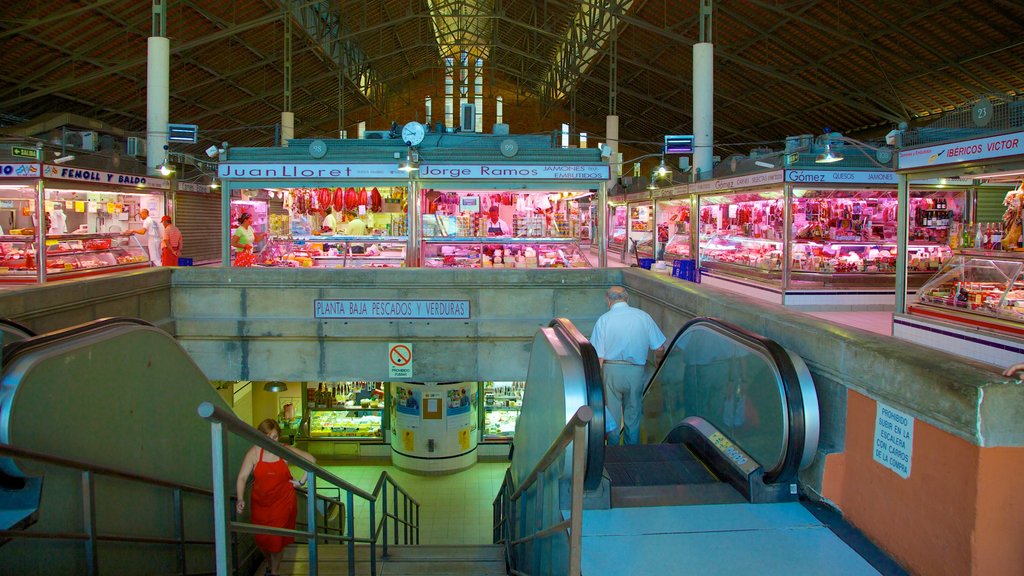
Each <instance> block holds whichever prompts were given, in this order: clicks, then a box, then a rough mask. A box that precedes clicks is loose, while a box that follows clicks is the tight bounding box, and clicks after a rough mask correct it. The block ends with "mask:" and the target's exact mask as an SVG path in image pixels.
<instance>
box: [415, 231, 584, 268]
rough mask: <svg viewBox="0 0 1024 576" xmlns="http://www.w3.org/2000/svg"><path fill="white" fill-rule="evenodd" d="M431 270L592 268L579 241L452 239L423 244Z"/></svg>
mask: <svg viewBox="0 0 1024 576" xmlns="http://www.w3.org/2000/svg"><path fill="white" fill-rule="evenodd" d="M423 266H424V267H427V268H590V267H591V264H590V260H588V259H587V257H586V256H585V255H584V254H583V251H582V250H581V249H580V245H579V240H577V239H575V238H510V237H492V238H476V237H449V238H427V239H424V240H423Z"/></svg>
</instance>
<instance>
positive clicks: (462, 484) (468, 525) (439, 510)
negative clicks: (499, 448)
mask: <svg viewBox="0 0 1024 576" xmlns="http://www.w3.org/2000/svg"><path fill="white" fill-rule="evenodd" d="M325 467H326V468H327V469H328V470H329V471H330V472H331V473H333V474H336V475H338V476H340V477H341V478H343V479H345V480H348V481H349V482H352V483H353V484H355V485H356V486H359V487H360V488H363V489H364V490H366V491H368V492H369V491H372V490H373V488H374V485H375V484H376V483H377V478H378V477H379V476H380V473H381V471H382V470H387V472H388V474H390V475H391V476H392V477H393V478H395V479H396V481H397V483H398V485H399V486H401V487H402V489H404V490H405V491H406V492H408V493H409V495H410V496H412V497H413V498H415V499H416V500H417V501H418V502H419V503H420V543H421V544H491V533H492V531H491V524H492V511H491V503H492V502H493V501H494V498H495V497H496V496H497V494H498V488H499V487H500V486H501V482H502V480H503V479H504V477H505V470H506V469H507V468H508V463H507V462H504V463H478V464H476V465H475V466H473V467H472V468H470V469H469V470H465V471H463V472H459V473H457V474H448V475H445V476H419V475H416V474H411V473H409V472H404V471H402V470H399V469H398V468H396V467H394V466H386V465H366V464H351V465H349V464H345V465H327V466H325ZM388 496H389V498H390V496H391V495H390V493H389V494H388ZM388 507H389V508H390V507H391V505H390V503H389V505H388ZM398 510H399V514H400V515H401V511H402V507H401V500H399V509H398ZM353 511H354V513H355V527H356V536H357V537H369V505H368V504H367V503H366V502H365V501H362V500H361V499H359V498H356V499H355V506H354V507H353ZM390 530H391V529H390V527H389V531H390ZM399 537H400V538H401V537H402V534H401V532H400V533H399ZM392 541H393V540H392ZM400 543H401V541H400Z"/></svg>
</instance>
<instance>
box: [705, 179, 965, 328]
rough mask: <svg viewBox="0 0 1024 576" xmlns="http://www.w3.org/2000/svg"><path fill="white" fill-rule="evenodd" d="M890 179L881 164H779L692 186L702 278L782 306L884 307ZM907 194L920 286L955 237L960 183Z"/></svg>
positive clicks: (890, 286) (892, 242)
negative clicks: (817, 166) (853, 166)
mask: <svg viewBox="0 0 1024 576" xmlns="http://www.w3.org/2000/svg"><path fill="white" fill-rule="evenodd" d="M895 184H896V176H895V174H894V173H892V172H887V171H885V172H879V171H867V170H842V169H833V170H797V169H786V170H776V171H771V172H765V173H761V174H751V175H747V176H741V177H736V178H730V179H723V180H716V181H710V182H701V183H698V184H695V185H692V186H691V187H690V189H691V190H693V191H694V192H695V193H697V194H699V206H700V207H699V214H698V220H699V223H700V224H699V225H700V258H701V267H702V272H703V281H704V282H706V283H708V284H711V285H716V286H721V287H725V288H729V289H731V290H736V291H739V292H743V293H746V294H749V295H751V296H755V297H758V298H762V299H765V300H769V301H773V302H777V303H781V304H784V305H787V306H798V307H803V308H809V309H828V308H835V307H837V306H842V307H857V308H861V309H886V308H891V307H892V306H893V304H894V302H895V293H896V258H897V254H898V252H899V247H898V243H897V201H896V187H895ZM912 195H913V201H912V202H911V211H912V216H911V226H910V230H911V238H912V240H911V242H910V244H909V247H908V248H907V254H908V259H909V262H910V263H911V272H910V275H909V278H910V280H909V282H910V285H911V286H912V287H919V286H921V285H922V284H923V283H924V282H925V281H926V280H927V279H928V278H929V277H930V276H931V275H932V274H934V273H935V271H937V270H938V269H939V268H940V266H941V265H942V264H943V263H944V262H945V261H946V260H947V259H948V258H949V256H950V254H951V248H950V246H951V244H952V245H955V244H956V242H958V241H959V231H960V222H962V220H963V217H964V214H965V210H966V192H965V191H964V190H962V189H946V188H943V189H938V188H932V187H929V186H927V185H922V186H919V187H915V188H914V190H913V192H912Z"/></svg>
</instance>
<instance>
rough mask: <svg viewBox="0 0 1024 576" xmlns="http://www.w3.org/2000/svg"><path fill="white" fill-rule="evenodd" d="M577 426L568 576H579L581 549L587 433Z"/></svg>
mask: <svg viewBox="0 0 1024 576" xmlns="http://www.w3.org/2000/svg"><path fill="white" fill-rule="evenodd" d="M586 430H587V429H586V427H585V426H577V427H576V429H575V430H573V434H572V436H573V438H572V501H571V504H570V507H569V576H580V570H581V560H580V558H581V556H582V547H583V473H584V468H585V466H586V450H584V449H583V447H584V446H585V445H586V441H587V438H586V436H587V433H586Z"/></svg>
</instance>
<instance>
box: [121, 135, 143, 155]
mask: <svg viewBox="0 0 1024 576" xmlns="http://www.w3.org/2000/svg"><path fill="white" fill-rule="evenodd" d="M125 154H127V155H129V156H133V157H135V158H141V157H143V156H145V155H146V139H145V138H139V137H138V136H129V137H128V143H127V144H126V145H125Z"/></svg>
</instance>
